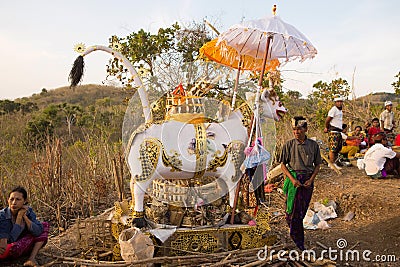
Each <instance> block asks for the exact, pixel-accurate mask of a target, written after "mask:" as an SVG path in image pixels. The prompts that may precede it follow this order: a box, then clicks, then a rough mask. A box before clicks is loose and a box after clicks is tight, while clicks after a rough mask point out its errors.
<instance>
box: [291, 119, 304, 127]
mask: <svg viewBox="0 0 400 267" xmlns="http://www.w3.org/2000/svg"><path fill="white" fill-rule="evenodd" d="M292 127H303V128H306V127H307V120H306V118H304V117H302V116H296V117H294V118H293V119H292Z"/></svg>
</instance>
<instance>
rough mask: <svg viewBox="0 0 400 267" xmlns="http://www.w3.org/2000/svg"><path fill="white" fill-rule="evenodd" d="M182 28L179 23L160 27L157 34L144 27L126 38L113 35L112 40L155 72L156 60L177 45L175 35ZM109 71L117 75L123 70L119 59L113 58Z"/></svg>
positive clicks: (124, 51) (132, 59) (130, 56)
mask: <svg viewBox="0 0 400 267" xmlns="http://www.w3.org/2000/svg"><path fill="white" fill-rule="evenodd" d="M179 29H180V26H179V25H178V23H175V24H173V25H172V26H171V27H168V28H160V29H159V30H158V33H157V34H151V33H150V32H146V31H144V30H143V29H140V30H139V31H138V32H133V33H131V34H129V35H128V36H126V37H125V38H118V37H117V36H112V37H111V39H110V41H111V42H115V41H118V42H119V43H120V44H121V45H122V49H121V53H122V54H123V55H124V56H125V57H126V58H127V59H128V60H129V61H130V62H134V63H136V64H139V66H140V67H145V68H146V69H148V70H149V71H150V73H151V74H152V75H153V74H154V61H155V60H156V59H157V57H159V56H160V54H161V53H165V52H167V51H169V50H171V49H172V48H173V47H174V45H175V40H174V36H175V33H176V31H178V30H179ZM107 71H108V72H109V73H110V74H111V75H115V74H117V73H119V72H122V71H123V66H122V65H120V64H119V63H118V60H113V61H112V63H111V64H110V66H109V68H108V69H107Z"/></svg>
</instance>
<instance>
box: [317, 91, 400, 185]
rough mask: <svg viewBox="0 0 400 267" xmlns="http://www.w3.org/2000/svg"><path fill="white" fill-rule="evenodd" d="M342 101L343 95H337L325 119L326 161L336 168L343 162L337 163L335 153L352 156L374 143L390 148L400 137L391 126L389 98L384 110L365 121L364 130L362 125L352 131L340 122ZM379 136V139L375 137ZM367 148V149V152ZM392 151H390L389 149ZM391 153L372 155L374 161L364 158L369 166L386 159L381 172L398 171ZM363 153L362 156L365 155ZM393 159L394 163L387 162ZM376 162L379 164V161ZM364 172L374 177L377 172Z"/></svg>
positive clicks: (393, 122)
mask: <svg viewBox="0 0 400 267" xmlns="http://www.w3.org/2000/svg"><path fill="white" fill-rule="evenodd" d="M343 102H344V99H343V98H342V97H340V96H338V97H336V98H335V99H334V103H335V104H334V106H333V107H332V108H331V109H330V110H329V112H328V116H327V118H326V121H325V129H324V132H325V133H328V141H329V161H330V162H329V165H330V166H331V167H334V168H336V169H341V167H342V166H339V164H337V159H338V155H339V154H342V155H347V158H349V159H352V158H354V157H355V155H356V153H358V152H360V151H362V152H365V153H366V154H365V156H367V157H368V156H369V155H370V154H371V153H372V152H371V151H374V150H375V149H373V150H371V148H372V147H373V146H374V145H375V144H376V143H379V144H382V142H381V141H382V140H383V142H384V146H385V147H386V148H388V149H389V150H390V147H391V146H392V145H400V144H397V141H396V140H399V141H400V136H397V137H395V135H394V129H395V128H396V123H395V118H394V112H393V110H392V109H393V103H392V102H391V101H386V102H385V104H384V106H385V109H384V111H383V112H382V113H381V114H380V116H379V118H374V119H372V124H370V123H367V124H366V129H365V132H364V131H362V128H361V126H356V127H355V129H354V132H352V133H351V135H348V134H347V125H346V124H344V123H343V111H342V109H343ZM377 140H378V141H377ZM368 151H369V152H368ZM392 152H393V151H392ZM393 155H394V154H393V153H390V156H389V157H384V158H382V159H381V158H376V154H375V155H374V157H373V158H374V161H372V160H368V161H364V163H365V165H366V166H367V168H366V170H367V169H370V168H369V167H370V165H371V164H374V165H376V164H377V163H378V162H380V161H386V159H387V162H388V165H387V166H386V167H385V171H384V173H390V174H395V175H396V174H397V175H400V171H399V168H398V167H397V162H398V158H397V157H395V156H394V157H395V159H393V160H391V159H392V158H393ZM365 156H364V157H365ZM391 161H393V164H390V162H391ZM378 165H379V164H378ZM367 175H370V176H373V177H376V176H378V174H377V173H374V175H371V174H370V172H367Z"/></svg>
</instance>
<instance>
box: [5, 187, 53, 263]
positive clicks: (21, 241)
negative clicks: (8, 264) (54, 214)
mask: <svg viewBox="0 0 400 267" xmlns="http://www.w3.org/2000/svg"><path fill="white" fill-rule="evenodd" d="M27 198H28V194H27V192H26V190H25V188H23V187H21V186H18V187H16V188H14V189H13V190H12V191H11V192H10V194H9V196H8V207H7V208H4V209H2V210H0V260H2V259H16V258H19V257H20V256H21V255H24V254H28V253H29V252H30V256H29V258H28V260H27V261H26V262H25V263H24V266H39V265H38V263H37V261H36V255H37V253H38V252H39V249H40V248H42V247H43V246H44V245H45V243H46V242H47V237H48V234H49V224H48V223H47V222H39V221H38V220H37V219H36V214H35V213H34V212H33V210H32V208H31V207H29V206H28V205H27V203H28V202H27Z"/></svg>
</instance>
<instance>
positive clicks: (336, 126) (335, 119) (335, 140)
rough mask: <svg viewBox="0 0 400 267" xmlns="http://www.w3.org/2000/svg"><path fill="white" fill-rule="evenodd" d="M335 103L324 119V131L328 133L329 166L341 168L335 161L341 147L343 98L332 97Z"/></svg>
mask: <svg viewBox="0 0 400 267" xmlns="http://www.w3.org/2000/svg"><path fill="white" fill-rule="evenodd" d="M333 101H334V102H335V105H334V106H333V107H332V108H331V109H330V110H329V112H328V117H326V120H325V129H324V132H325V133H329V136H328V142H329V161H330V164H329V166H330V167H332V166H335V167H336V168H337V169H339V170H340V169H341V167H340V166H338V165H336V163H335V161H336V159H337V157H338V154H339V151H340V150H341V149H342V142H343V139H342V135H341V132H342V124H343V112H342V109H343V102H344V98H343V97H341V96H337V97H335V99H333Z"/></svg>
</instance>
